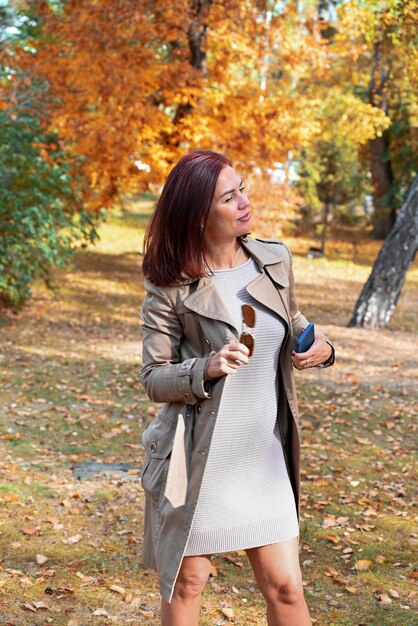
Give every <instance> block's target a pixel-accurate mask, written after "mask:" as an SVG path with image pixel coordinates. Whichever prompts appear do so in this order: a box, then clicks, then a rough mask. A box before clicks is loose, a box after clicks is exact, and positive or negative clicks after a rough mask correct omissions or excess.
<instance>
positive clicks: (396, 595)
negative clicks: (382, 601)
mask: <svg viewBox="0 0 418 626" xmlns="http://www.w3.org/2000/svg"><path fill="white" fill-rule="evenodd" d="M388 594H389V595H390V597H391V598H399V597H400V596H399V593H398V592H397V591H396V589H389V591H388Z"/></svg>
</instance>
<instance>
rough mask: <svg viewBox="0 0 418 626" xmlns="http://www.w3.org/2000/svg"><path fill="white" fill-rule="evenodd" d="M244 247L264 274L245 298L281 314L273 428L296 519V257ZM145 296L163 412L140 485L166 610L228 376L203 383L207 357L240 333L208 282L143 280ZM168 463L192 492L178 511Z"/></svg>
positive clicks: (152, 384)
mask: <svg viewBox="0 0 418 626" xmlns="http://www.w3.org/2000/svg"><path fill="white" fill-rule="evenodd" d="M242 243H243V246H244V248H245V249H246V250H247V251H248V253H249V254H250V255H251V256H252V257H253V258H254V259H255V261H256V262H257V264H258V267H259V269H260V271H261V274H260V275H259V276H258V277H257V278H256V279H255V280H254V281H253V282H251V283H250V284H249V285H248V286H247V290H248V293H249V294H251V296H252V297H253V298H255V299H256V300H258V301H259V302H261V303H262V304H264V305H265V306H267V307H269V308H270V309H271V310H273V311H274V312H275V313H277V314H278V315H279V316H280V317H281V319H282V320H283V321H284V323H285V326H286V329H287V330H286V335H285V339H284V343H283V347H282V350H281V353H280V360H279V372H278V373H279V381H280V385H279V389H280V391H279V405H278V413H277V416H278V417H277V419H278V421H279V426H280V430H281V433H282V438H283V439H282V440H283V441H284V442H285V443H284V448H285V458H286V460H287V465H288V471H289V476H290V480H291V484H292V487H293V492H294V496H295V501H296V505H297V509H298V510H299V436H298V428H299V427H298V407H297V398H296V390H295V383H294V377H293V371H292V363H291V358H290V353H291V349H292V347H293V341H294V339H295V338H297V336H298V335H299V334H300V333H301V330H302V329H303V328H304V327H306V326H307V324H308V320H307V319H306V318H305V317H304V316H303V315H302V314H301V312H300V311H299V309H298V306H297V303H296V299H295V293H294V287H293V272H292V258H291V255H290V253H289V251H288V249H287V248H286V246H285V245H284V244H283V243H281V242H279V241H277V240H259V239H244V240H243V242H242ZM145 287H146V290H147V295H146V298H145V301H144V305H143V308H142V311H141V317H142V319H143V364H142V370H141V380H142V383H143V385H144V387H145V390H146V392H147V394H148V396H149V397H150V399H151V400H153V401H155V402H160V403H164V404H163V407H162V410H161V412H160V414H159V415H158V417H157V418H156V419H155V420H154V421H153V422H152V423H151V424H150V425H149V426H148V428H147V429H146V430H145V431H144V433H143V435H142V442H143V445H144V447H145V449H146V459H145V464H144V467H143V472H142V478H141V482H142V487H143V489H144V492H145V531H144V553H143V561H144V564H145V565H147V566H148V567H151V568H153V569H156V570H157V571H158V573H159V579H160V591H161V594H162V596H163V597H164V598H165V599H166V600H167V601H168V602H170V601H171V597H172V593H173V589H174V585H175V582H176V579H177V575H178V572H179V569H180V565H181V562H182V558H183V553H184V549H185V545H186V542H187V538H188V535H189V531H190V527H191V524H192V519H193V514H194V511H195V507H196V504H197V499H198V497H199V491H200V485H201V482H202V477H203V472H204V470H205V465H206V461H207V458H208V453H209V449H210V444H211V439H212V434H213V430H214V426H215V422H216V416H217V413H218V409H219V405H220V401H221V395H222V390H223V386H224V383H225V377H222V378H219V379H217V380H215V381H213V382H212V381H211V382H206V383H203V371H204V367H205V364H206V361H207V358H208V355H209V353H210V351H211V350H215V351H217V350H219V349H220V348H221V347H222V346H223V345H224V344H225V343H229V342H231V341H238V338H239V334H240V332H241V329H239V328H235V327H234V323H233V322H232V320H231V319H230V317H229V314H228V311H227V310H226V309H225V306H224V304H223V301H222V299H221V298H220V296H219V294H218V292H217V290H216V288H215V286H214V285H213V283H212V281H211V280H210V278H206V277H205V278H201V279H199V280H191V279H190V280H188V281H185V282H184V283H182V284H180V285H177V286H175V287H165V288H163V287H156V286H155V285H153V284H151V283H150V282H149V281H146V282H145ZM179 414H180V415H181V416H182V418H184V424H185V430H184V435H183V431H181V440H182V444H183V437H184V451H185V457H184V455H183V456H182V459H183V463H184V464H185V468H184V469H185V471H184V472H181V471H178V473H177V467H178V463H179V459H175V458H174V457H175V453H174V451H173V454H171V453H172V450H173V442H174V437H175V433H176V428H177V425H178V421H179ZM181 421H182V422H183V419H182V420H181ZM182 425H183V424H182ZM177 430H178V429H177ZM177 439H178V437H176V440H177ZM176 450H177V444H176ZM248 452H249V454H250V452H251V451H250V450H249V451H248ZM176 454H177V452H176ZM181 462H182V461H181V460H180V464H181ZM170 463H172V464H174V463H175V464H176V476H175V477H174V479H175V480H176V479H177V481H178V482H179V484H178V485H177V487H178V489H179V492H182V491H185V492H186V499H185V503H184V504H182V505H180V506H173V504H172V502H171V501H170V499H169V498H168V497H167V493H166V492H165V487H166V482H167V473H168V469H169V465H170ZM173 467H174V465H173ZM172 474H173V472H171V473H170V482H172V480H171V478H172ZM177 477H179V478H177ZM171 489H172V486H171Z"/></svg>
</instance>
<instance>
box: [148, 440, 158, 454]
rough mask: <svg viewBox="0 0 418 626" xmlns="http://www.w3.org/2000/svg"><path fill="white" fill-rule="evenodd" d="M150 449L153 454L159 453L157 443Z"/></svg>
mask: <svg viewBox="0 0 418 626" xmlns="http://www.w3.org/2000/svg"><path fill="white" fill-rule="evenodd" d="M149 449H150V450H151V452H152V453H154V452H157V444H156V443H155V441H153V442H152V444H151V445H150V447H149Z"/></svg>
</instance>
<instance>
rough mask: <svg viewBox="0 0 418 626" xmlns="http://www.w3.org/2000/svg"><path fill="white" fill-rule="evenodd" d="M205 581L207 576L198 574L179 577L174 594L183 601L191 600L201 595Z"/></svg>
mask: <svg viewBox="0 0 418 626" xmlns="http://www.w3.org/2000/svg"><path fill="white" fill-rule="evenodd" d="M207 581H208V577H207V576H204V575H199V574H189V575H185V576H179V577H178V579H177V582H176V586H175V589H174V594H175V595H176V596H177V597H178V598H181V599H183V600H192V599H193V598H196V597H197V596H199V595H200V594H201V593H202V591H203V589H204V587H205V585H206V583H207Z"/></svg>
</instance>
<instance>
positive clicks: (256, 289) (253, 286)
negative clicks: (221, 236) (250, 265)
mask: <svg viewBox="0 0 418 626" xmlns="http://www.w3.org/2000/svg"><path fill="white" fill-rule="evenodd" d="M242 244H243V246H244V247H245V248H246V250H247V251H248V252H249V254H251V256H252V257H253V258H254V259H255V261H256V262H257V263H258V266H259V268H260V270H261V274H260V276H258V277H257V278H256V279H255V280H254V281H253V282H252V283H250V284H249V285H248V287H247V291H248V293H249V294H250V295H251V296H252V297H253V298H255V300H258V302H261V304H264V306H266V307H268V308H269V309H271V310H272V311H274V312H275V313H277V314H278V315H280V317H281V318H282V319H283V320H284V321H285V322H286V323H287V324H288V325H289V327H290V326H291V320H290V313H289V309H288V306H287V304H286V301H285V299H284V296H283V290H284V288H285V287H288V286H289V278H288V275H287V271H286V267H285V264H284V263H283V257H281V256H280V254H278V253H277V248H276V246H274V247H273V245H271V247H270V245H267V246H266V244H265V243H262V242H259V241H257V240H254V239H247V240H244V241H243V242H242Z"/></svg>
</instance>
